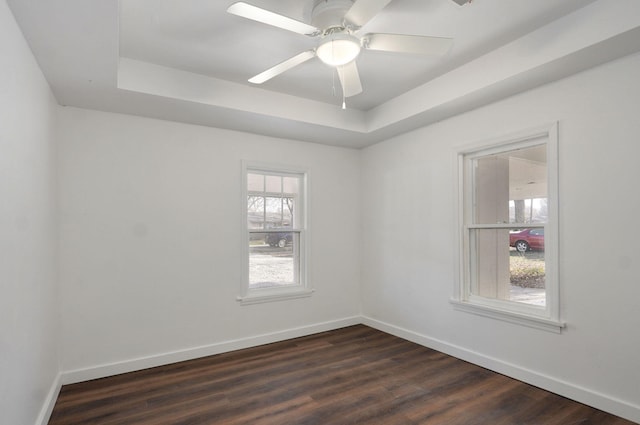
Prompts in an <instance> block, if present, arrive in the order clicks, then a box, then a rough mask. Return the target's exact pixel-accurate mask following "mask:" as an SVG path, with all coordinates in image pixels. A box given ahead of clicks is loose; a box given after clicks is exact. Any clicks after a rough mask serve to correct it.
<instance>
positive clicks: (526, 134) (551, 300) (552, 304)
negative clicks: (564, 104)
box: [451, 122, 565, 333]
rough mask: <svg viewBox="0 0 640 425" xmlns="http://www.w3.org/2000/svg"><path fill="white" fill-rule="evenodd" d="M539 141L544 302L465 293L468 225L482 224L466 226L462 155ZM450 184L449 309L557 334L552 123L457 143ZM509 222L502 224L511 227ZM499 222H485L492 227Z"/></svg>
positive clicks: (555, 150)
mask: <svg viewBox="0 0 640 425" xmlns="http://www.w3.org/2000/svg"><path fill="white" fill-rule="evenodd" d="M541 138H544V139H545V143H546V146H547V169H548V175H547V178H548V194H547V196H548V208H549V219H548V222H547V223H546V224H545V225H544V226H543V227H544V228H545V261H546V271H545V275H546V279H545V280H546V294H547V297H546V306H545V307H538V306H532V305H526V304H523V303H518V302H513V301H505V300H496V299H489V298H484V297H480V296H477V295H473V294H472V293H471V287H470V285H471V283H470V280H471V279H470V271H469V258H468V254H469V246H468V244H469V229H471V228H476V229H477V228H482V227H483V226H482V225H469V224H470V221H469V217H465V213H466V214H468V213H469V209H466V210H465V199H469V198H468V196H469V193H467V192H466V191H470V190H472V187H471V185H470V182H469V181H465V174H466V175H468V173H465V166H466V163H465V157H468V156H470V155H471V156H473V155H475V154H478V155H480V154H482V155H488V154H491V153H492V152H493V151H495V152H500V151H503V150H505V149H508V148H509V146H510V145H512V146H517V147H526V146H527V145H528V144H529V145H531V146H534V145H537V144H540V142H539V140H540V139H541ZM454 158H455V168H454V169H455V170H456V177H455V179H454V180H455V184H456V188H455V190H456V192H457V196H456V197H455V211H457V214H458V220H457V224H458V225H457V226H456V229H455V233H456V234H455V240H456V241H458V243H457V249H456V257H457V261H456V264H457V270H456V273H455V276H456V279H455V286H454V291H453V296H452V298H451V304H452V305H453V308H454V309H456V310H460V311H465V312H468V313H473V314H477V315H481V316H485V317H490V318H493V319H498V320H503V321H506V322H510V323H516V324H520V325H524V326H528V327H532V328H536V329H542V330H546V331H550V332H555V333H560V332H561V331H562V329H563V328H564V327H565V323H564V322H562V321H561V319H560V288H559V284H558V282H559V281H558V277H559V271H558V265H559V258H558V254H559V251H558V235H559V234H558V218H559V216H558V202H559V196H558V123H557V122H556V123H553V124H547V125H544V126H540V127H537V128H533V129H529V130H526V131H522V132H519V133H515V134H510V135H507V136H503V137H500V138H495V139H490V140H485V141H481V142H475V143H472V144H468V145H464V146H460V147H458V148H457V149H456V151H455V155H454ZM511 226H512V225H505V227H511ZM495 227H499V226H491V228H495Z"/></svg>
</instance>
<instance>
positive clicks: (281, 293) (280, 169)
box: [237, 160, 314, 305]
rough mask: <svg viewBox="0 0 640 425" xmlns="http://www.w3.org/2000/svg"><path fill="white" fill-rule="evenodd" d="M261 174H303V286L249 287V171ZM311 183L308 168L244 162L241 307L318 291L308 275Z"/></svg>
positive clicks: (306, 295) (301, 252)
mask: <svg viewBox="0 0 640 425" xmlns="http://www.w3.org/2000/svg"><path fill="white" fill-rule="evenodd" d="M248 171H257V172H266V173H274V174H283V173H284V174H286V173H289V174H301V175H302V176H303V178H302V188H301V189H302V203H301V204H300V206H301V207H302V208H301V210H302V212H301V213H300V217H299V220H300V226H299V228H298V230H300V256H299V261H300V275H299V280H300V284H298V285H291V286H287V287H275V288H257V289H250V288H249V244H248V241H249V229H248V227H247V195H248V190H247V172H248ZM309 182H310V170H309V168H306V167H297V166H291V165H282V164H273V163H265V162H260V161H249V160H243V161H242V200H241V201H242V203H241V205H242V210H241V211H242V214H241V216H242V235H243V242H242V275H241V276H242V279H241V282H240V295H238V297H237V300H238V301H239V302H240V305H252V304H262V303H267V302H273V301H282V300H290V299H297V298H305V297H309V296H311V294H313V292H314V289H313V288H312V286H311V282H310V279H309V275H308V270H309V258H310V255H309V253H310V238H309V230H308V229H309V226H310V217H311V214H310V213H309V206H310V201H309Z"/></svg>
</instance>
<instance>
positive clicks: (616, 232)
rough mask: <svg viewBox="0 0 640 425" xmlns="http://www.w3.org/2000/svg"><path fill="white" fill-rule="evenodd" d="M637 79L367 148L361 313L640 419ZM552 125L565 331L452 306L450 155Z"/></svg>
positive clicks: (500, 109)
mask: <svg viewBox="0 0 640 425" xmlns="http://www.w3.org/2000/svg"><path fill="white" fill-rule="evenodd" d="M638 75H640V56H638V55H635V56H631V57H627V58H624V59H621V60H619V61H616V62H612V63H609V64H606V65H604V66H601V67H599V68H596V69H592V70H590V71H588V72H584V73H581V74H578V75H576V76H573V77H571V78H568V79H565V80H562V81H559V82H556V83H554V84H551V85H548V86H544V87H542V88H539V89H536V90H534V91H531V92H528V93H524V94H522V95H519V96H516V97H513V98H509V99H506V100H504V101H501V102H499V103H497V104H493V105H489V106H487V107H484V108H481V109H478V110H475V111H472V112H469V113H467V114H464V115H461V116H458V117H454V118H452V119H449V120H446V121H443V122H440V123H437V124H434V125H432V126H429V127H427V128H423V129H420V130H417V131H414V132H412V133H410V134H406V135H403V136H400V137H396V138H394V139H392V140H388V141H386V142H384V143H381V144H378V145H375V146H373V147H370V148H368V149H365V150H364V152H363V158H362V167H363V168H362V181H363V202H362V210H363V217H364V226H363V243H362V257H363V262H362V302H363V307H362V308H363V313H364V315H365V316H367V317H368V318H370V319H371V322H372V323H376V324H378V325H379V326H382V327H388V329H390V330H392V331H393V330H395V331H396V332H399V333H403V332H405V331H408V332H406V334H407V335H413V336H415V337H416V339H418V340H420V339H422V340H423V341H427V342H429V343H431V344H432V345H438V346H439V348H441V349H445V350H447V351H450V352H456V353H457V354H459V355H463V356H466V357H467V358H470V359H473V360H476V361H478V360H480V361H482V362H483V363H484V364H485V365H489V366H491V365H492V364H493V365H494V366H495V367H496V368H498V369H502V370H511V371H512V372H513V371H516V373H518V374H520V376H529V377H530V378H531V379H532V380H536V379H538V381H539V382H538V383H540V384H542V385H547V386H549V384H550V383H552V384H553V386H555V388H554V389H556V390H560V391H564V392H565V394H568V395H572V396H577V397H582V399H583V401H591V402H593V403H598V404H599V405H600V406H599V407H601V408H608V409H609V410H611V409H615V410H616V412H617V413H618V414H626V415H627V417H630V416H631V417H633V418H634V419H635V420H636V421H640V387H639V384H638V383H639V382H640V367H638V353H640V259H639V257H638V255H637V253H636V248H635V245H636V243H637V241H639V240H640V228H639V227H638V226H637V224H636V223H637V218H638V213H639V211H640V190H639V188H638V182H640V166H639V165H638V159H639V158H640V119H638V111H639V110H640V84H638ZM554 121H559V123H560V241H561V246H560V284H561V306H562V310H561V313H562V317H563V319H564V320H565V321H566V322H567V329H566V330H565V331H564V332H563V334H562V335H556V334H553V333H548V332H545V331H540V330H534V329H530V328H526V327H521V326H518V325H514V324H509V323H504V322H501V321H497V320H493V319H489V318H484V317H479V316H474V315H471V314H469V313H465V312H459V311H454V310H453V308H452V306H451V305H450V304H449V299H450V297H451V295H452V291H453V281H454V273H455V271H456V265H455V264H454V254H455V249H456V246H455V240H454V228H455V227H454V226H455V225H456V212H455V211H454V209H453V207H454V199H453V196H454V193H455V187H454V181H453V178H454V161H453V155H454V147H455V146H456V145H459V144H464V143H469V142H475V141H480V140H484V139H487V138H492V137H495V136H500V135H504V134H508V133H512V132H517V131H520V130H526V129H527V128H533V127H537V126H539V125H542V124H547V123H551V122H554ZM512 366H513V367H512ZM583 390H584V391H583ZM591 396H593V399H589V398H590V397H591ZM603 400H604V401H603ZM609 402H610V403H609Z"/></svg>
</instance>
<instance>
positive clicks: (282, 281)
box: [239, 163, 311, 304]
mask: <svg viewBox="0 0 640 425" xmlns="http://www.w3.org/2000/svg"><path fill="white" fill-rule="evenodd" d="M243 175H244V183H243V186H244V191H245V193H244V195H243V206H242V208H243V211H244V220H243V226H244V228H245V239H244V242H243V246H244V250H245V254H244V255H243V258H244V259H245V261H244V273H243V285H242V290H241V296H240V297H239V300H240V301H241V302H242V303H243V304H251V303H257V302H264V301H270V300H278V299H283V298H298V297H301V296H308V295H310V294H311V291H310V289H309V287H308V284H307V278H306V261H305V259H306V251H307V250H306V243H307V239H308V236H307V221H308V217H307V211H306V209H307V208H306V189H307V186H308V173H307V172H306V171H305V170H301V169H295V168H291V167H273V166H269V165H260V164H250V163H245V164H244V166H243Z"/></svg>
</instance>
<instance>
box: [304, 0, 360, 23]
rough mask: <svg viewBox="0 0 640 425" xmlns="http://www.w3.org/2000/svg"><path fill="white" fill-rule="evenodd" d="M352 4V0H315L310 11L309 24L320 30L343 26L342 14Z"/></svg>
mask: <svg viewBox="0 0 640 425" xmlns="http://www.w3.org/2000/svg"><path fill="white" fill-rule="evenodd" d="M351 6H353V0H315V1H314V3H313V11H312V12H311V25H313V26H314V27H316V28H320V29H322V30H324V29H327V28H336V27H337V28H342V27H344V15H345V14H346V13H347V12H348V11H349V9H351Z"/></svg>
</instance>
